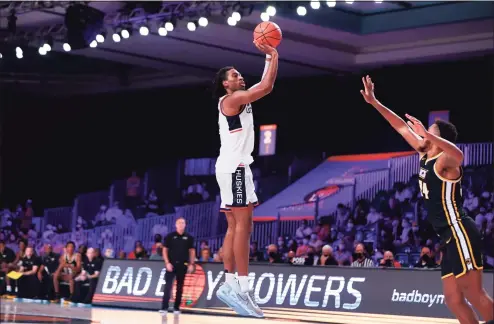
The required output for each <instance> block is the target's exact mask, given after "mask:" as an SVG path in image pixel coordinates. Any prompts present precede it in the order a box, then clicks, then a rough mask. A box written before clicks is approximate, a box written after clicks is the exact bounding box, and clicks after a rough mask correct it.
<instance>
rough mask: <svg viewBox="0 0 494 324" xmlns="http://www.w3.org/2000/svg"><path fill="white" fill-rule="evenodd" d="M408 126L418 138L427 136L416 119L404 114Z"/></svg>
mask: <svg viewBox="0 0 494 324" xmlns="http://www.w3.org/2000/svg"><path fill="white" fill-rule="evenodd" d="M405 116H406V118H408V120H407V124H408V126H410V128H411V129H412V130H413V131H414V132H415V133H416V134H417V135H419V136H422V137H425V136H426V135H427V130H426V129H425V126H424V125H423V124H422V122H421V121H420V120H418V119H417V118H415V117H413V116H410V115H409V114H405Z"/></svg>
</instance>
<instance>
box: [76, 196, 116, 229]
mask: <svg viewBox="0 0 494 324" xmlns="http://www.w3.org/2000/svg"><path fill="white" fill-rule="evenodd" d="M110 197H111V194H110V191H109V190H104V191H96V192H89V193H85V194H82V195H79V196H77V216H81V217H82V218H83V219H84V220H85V221H86V222H91V221H93V220H94V217H95V216H96V214H97V213H98V212H99V210H100V207H101V205H106V206H109V205H110Z"/></svg>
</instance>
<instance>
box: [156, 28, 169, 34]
mask: <svg viewBox="0 0 494 324" xmlns="http://www.w3.org/2000/svg"><path fill="white" fill-rule="evenodd" d="M167 34H168V31H167V30H166V28H165V27H159V28H158V35H160V36H166V35H167Z"/></svg>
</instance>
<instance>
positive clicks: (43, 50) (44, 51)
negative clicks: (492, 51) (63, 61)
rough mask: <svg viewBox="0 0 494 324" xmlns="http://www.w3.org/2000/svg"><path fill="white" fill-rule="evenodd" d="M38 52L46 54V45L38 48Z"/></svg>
mask: <svg viewBox="0 0 494 324" xmlns="http://www.w3.org/2000/svg"><path fill="white" fill-rule="evenodd" d="M38 53H39V55H46V53H47V51H46V49H45V47H44V46H40V48H38Z"/></svg>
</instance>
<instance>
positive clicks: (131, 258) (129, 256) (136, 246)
mask: <svg viewBox="0 0 494 324" xmlns="http://www.w3.org/2000/svg"><path fill="white" fill-rule="evenodd" d="M138 247H140V248H141V249H140V250H142V249H144V247H143V245H142V242H141V241H136V242H135V244H134V251H132V252H130V253H129V255H128V256H127V259H129V260H135V259H137V257H136V254H137V248H138Z"/></svg>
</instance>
